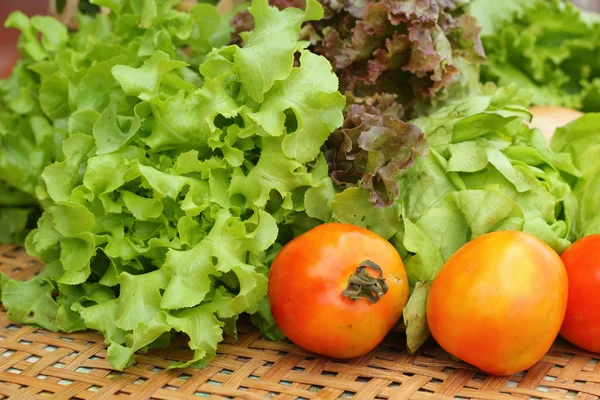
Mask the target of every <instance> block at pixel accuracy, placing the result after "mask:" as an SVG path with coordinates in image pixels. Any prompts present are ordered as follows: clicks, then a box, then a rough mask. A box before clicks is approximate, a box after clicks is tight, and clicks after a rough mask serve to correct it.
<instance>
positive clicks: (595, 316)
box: [560, 234, 600, 353]
mask: <svg viewBox="0 0 600 400" xmlns="http://www.w3.org/2000/svg"><path fill="white" fill-rule="evenodd" d="M561 258H562V260H563V262H564V263H565V267H566V268H567V275H568V276H569V302H568V304H567V314H566V315H565V321H564V322H563V326H562V328H561V330H560V333H561V335H562V336H563V337H564V338H565V339H567V340H568V341H569V342H571V343H573V344H574V345H576V346H579V347H581V348H582V349H585V350H589V351H593V352H595V353H600V313H599V312H598V310H600V296H598V292H600V234H598V235H592V236H587V237H584V238H583V239H580V240H578V241H577V242H575V243H574V244H573V245H572V246H571V247H569V248H568V249H567V250H566V251H565V252H564V253H563V254H562V255H561Z"/></svg>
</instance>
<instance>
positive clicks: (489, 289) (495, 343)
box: [427, 231, 568, 375]
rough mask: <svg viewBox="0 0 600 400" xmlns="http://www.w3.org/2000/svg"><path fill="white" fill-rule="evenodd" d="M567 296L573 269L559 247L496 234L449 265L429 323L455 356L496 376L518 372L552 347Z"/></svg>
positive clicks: (430, 306)
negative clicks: (557, 250)
mask: <svg viewBox="0 0 600 400" xmlns="http://www.w3.org/2000/svg"><path fill="white" fill-rule="evenodd" d="M567 297H568V283H567V273H566V270H565V267H564V265H563V263H562V261H561V259H560V257H559V256H558V254H556V253H555V252H554V250H552V249H551V248H550V247H549V246H547V245H546V244H545V243H544V242H542V241H541V240H539V239H537V238H536V237H534V236H532V235H529V234H527V233H523V232H518V231H500V232H494V233H489V234H487V235H483V236H480V237H478V238H477V239H475V240H473V241H471V242H469V243H467V244H466V245H464V246H463V247H462V248H460V249H459V250H458V251H457V252H456V253H455V254H454V255H452V256H451V257H450V259H449V260H448V261H447V262H446V264H445V265H444V266H443V267H442V269H441V270H440V272H439V273H438V275H437V277H436V278H435V280H434V281H433V283H432V285H431V289H430V292H429V296H428V298H427V322H428V325H429V328H430V330H431V333H432V335H433V337H434V338H435V340H436V341H437V342H438V343H439V344H440V346H442V348H444V349H445V350H446V351H447V352H448V353H450V354H452V355H454V356H455V357H458V358H459V359H461V360H463V361H465V362H467V363H470V364H472V365H474V366H476V367H478V368H479V369H481V370H483V371H484V372H487V373H489V374H493V375H510V374H514V373H517V372H520V371H523V370H526V369H528V368H529V367H531V366H533V365H534V364H535V363H536V362H537V361H539V360H540V359H541V358H542V357H543V356H544V355H545V354H546V352H547V351H548V350H549V349H550V347H551V346H552V343H553V342H554V340H555V339H556V336H557V335H558V331H559V329H560V326H561V324H562V321H563V318H564V315H565V310H566V307H567Z"/></svg>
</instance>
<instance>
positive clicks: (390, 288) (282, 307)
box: [269, 223, 408, 358]
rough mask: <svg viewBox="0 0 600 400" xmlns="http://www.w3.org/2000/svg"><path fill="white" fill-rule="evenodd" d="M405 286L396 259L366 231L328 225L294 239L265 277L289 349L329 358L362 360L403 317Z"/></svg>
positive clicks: (391, 249)
mask: <svg viewBox="0 0 600 400" xmlns="http://www.w3.org/2000/svg"><path fill="white" fill-rule="evenodd" d="M407 299H408V280H407V278H406V271H405V270H404V264H403V263H402V259H401V258H400V255H399V254H398V252H397V251H396V249H395V248H394V246H392V245H391V244H390V243H389V242H388V241H387V240H385V239H383V238H382V237H380V236H378V235H376V234H375V233H373V232H371V231H368V230H366V229H363V228H360V227H357V226H354V225H347V224H340V223H330V224H324V225H319V226H318V227H316V228H314V229H312V230H310V231H308V232H306V233H304V234H303V235H300V236H298V237H297V238H296V239H294V240H292V241H291V242H290V243H288V244H287V245H286V246H285V247H284V248H283V249H282V250H281V251H280V252H279V254H278V255H277V257H276V258H275V260H274V262H273V265H272V266H271V271H270V273H269V301H270V303H271V310H272V312H273V317H274V318H275V322H276V323H277V325H278V326H279V328H280V329H281V331H282V332H283V333H284V334H285V335H286V336H287V337H288V338H289V339H290V340H291V341H292V342H294V343H295V344H297V345H298V346H300V347H303V348H304V349H306V350H309V351H312V352H314V353H318V354H322V355H325V356H329V357H334V358H353V357H358V356H360V355H363V354H365V353H368V352H369V351H371V350H372V349H374V348H375V347H377V345H378V344H379V343H381V341H382V340H383V339H384V338H385V336H386V335H387V333H388V332H389V331H390V330H391V329H392V327H393V326H394V324H396V322H397V321H398V319H399V318H400V316H401V315H402V309H403V308H404V306H405V304H406V301H407Z"/></svg>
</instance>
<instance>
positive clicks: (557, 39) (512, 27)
mask: <svg viewBox="0 0 600 400" xmlns="http://www.w3.org/2000/svg"><path fill="white" fill-rule="evenodd" d="M471 12H472V13H473V15H474V16H475V17H476V18H477V20H478V21H480V23H481V24H482V25H483V29H484V31H483V36H482V41H483V45H484V48H485V51H486V54H487V56H488V63H487V65H485V66H483V67H482V81H483V82H494V83H496V84H498V85H500V86H506V85H508V84H510V83H515V84H518V85H519V87H521V88H524V89H525V88H526V89H531V90H532V93H533V96H532V99H531V103H532V104H533V105H548V106H564V107H569V108H575V109H579V110H583V111H585V112H597V111H598V110H600V96H599V94H600V61H599V60H600V53H599V51H600V50H598V46H597V43H598V41H599V39H600V22H598V21H597V20H590V18H588V17H587V16H586V15H585V14H584V13H583V12H582V11H581V10H579V9H578V8H577V7H576V6H575V5H573V4H572V3H571V2H569V1H565V0H552V1H544V0H536V1H517V0H510V1H506V2H501V3H493V4H490V3H489V2H488V1H484V0H475V1H474V2H473V4H472V6H471Z"/></svg>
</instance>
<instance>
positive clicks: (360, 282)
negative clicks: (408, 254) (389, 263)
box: [342, 260, 388, 303]
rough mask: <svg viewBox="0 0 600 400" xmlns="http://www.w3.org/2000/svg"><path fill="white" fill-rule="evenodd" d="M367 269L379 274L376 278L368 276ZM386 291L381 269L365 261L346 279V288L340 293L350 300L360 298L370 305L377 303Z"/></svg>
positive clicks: (371, 262)
mask: <svg viewBox="0 0 600 400" xmlns="http://www.w3.org/2000/svg"><path fill="white" fill-rule="evenodd" d="M368 269H372V270H373V271H375V272H378V273H379V276H378V277H374V276H372V275H371V274H369V271H368ZM387 291H388V285H387V283H386V281H385V278H384V277H383V271H382V270H381V267H380V266H379V265H377V264H375V263H374V262H373V261H371V260H365V261H363V262H362V263H360V265H359V266H358V267H357V268H356V272H355V273H354V274H352V275H351V276H350V279H348V287H347V288H346V290H344V291H343V292H342V296H344V297H348V298H350V299H352V300H358V299H360V298H361V297H362V298H365V299H367V300H369V301H370V302H371V303H377V302H378V301H379V299H381V296H383V295H384V294H386V293H387Z"/></svg>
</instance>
